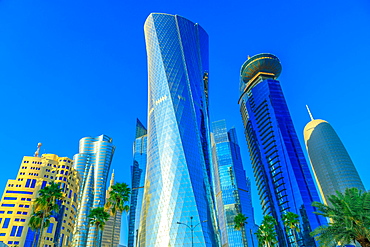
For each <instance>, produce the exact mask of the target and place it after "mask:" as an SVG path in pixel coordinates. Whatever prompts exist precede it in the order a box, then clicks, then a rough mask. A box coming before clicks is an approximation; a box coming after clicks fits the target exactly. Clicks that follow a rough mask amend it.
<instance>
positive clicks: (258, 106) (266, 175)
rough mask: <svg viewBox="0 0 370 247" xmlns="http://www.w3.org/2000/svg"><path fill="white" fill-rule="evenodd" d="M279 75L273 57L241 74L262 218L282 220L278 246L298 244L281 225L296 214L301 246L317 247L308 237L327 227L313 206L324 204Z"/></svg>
mask: <svg viewBox="0 0 370 247" xmlns="http://www.w3.org/2000/svg"><path fill="white" fill-rule="evenodd" d="M280 73H281V64H280V61H279V59H278V58H277V57H276V56H274V55H272V54H267V53H263V54H258V55H255V56H253V57H251V58H249V59H248V60H247V61H246V62H245V63H244V64H243V66H242V68H241V82H240V98H239V101H238V103H239V105H240V111H241V115H242V119H243V123H244V128H245V135H246V138H247V143H248V148H249V154H250V158H251V163H252V166H253V172H254V177H255V179H256V185H257V188H258V194H259V197H260V201H261V205H262V209H263V213H264V214H271V215H272V216H273V217H275V219H276V220H277V222H278V225H277V227H276V229H277V234H278V241H279V245H280V246H290V245H291V244H288V243H293V241H294V237H293V235H292V232H291V231H288V232H289V233H286V230H285V229H284V225H283V221H282V215H283V214H285V213H287V212H293V213H296V214H298V215H299V221H300V228H301V234H298V236H297V239H298V241H299V246H315V245H316V243H315V241H314V239H313V238H312V237H310V235H309V233H310V232H311V231H313V230H314V229H315V228H316V227H318V226H320V225H322V224H325V223H326V221H325V219H324V218H323V217H321V216H318V215H316V214H314V213H313V212H314V211H315V209H314V208H313V207H312V206H311V203H312V202H313V201H320V198H319V195H318V193H317V190H316V188H315V184H314V181H313V178H312V176H311V173H310V170H309V167H308V165H307V162H306V160H305V157H304V155H303V152H302V148H301V146H300V144H299V141H298V138H297V134H296V132H295V129H294V126H293V122H292V119H291V117H290V114H289V110H288V106H287V104H286V101H285V98H284V95H283V91H282V89H281V86H280V83H279V81H277V80H276V79H277V78H278V77H279V75H280Z"/></svg>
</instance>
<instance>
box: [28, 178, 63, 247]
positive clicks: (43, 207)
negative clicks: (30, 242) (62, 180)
mask: <svg viewBox="0 0 370 247" xmlns="http://www.w3.org/2000/svg"><path fill="white" fill-rule="evenodd" d="M63 198H64V195H63V193H62V190H61V189H60V188H59V184H56V183H54V182H51V183H50V184H49V185H47V186H45V187H44V188H43V189H40V190H39V197H38V198H36V200H35V201H34V207H35V209H34V211H35V212H36V213H38V212H39V213H40V214H42V220H41V227H40V229H41V231H40V238H39V241H38V243H37V247H39V246H40V245H41V242H42V233H43V229H44V228H45V227H44V224H45V219H46V218H48V217H50V215H51V213H52V212H53V211H54V212H57V211H59V205H58V204H57V200H62V199H63Z"/></svg>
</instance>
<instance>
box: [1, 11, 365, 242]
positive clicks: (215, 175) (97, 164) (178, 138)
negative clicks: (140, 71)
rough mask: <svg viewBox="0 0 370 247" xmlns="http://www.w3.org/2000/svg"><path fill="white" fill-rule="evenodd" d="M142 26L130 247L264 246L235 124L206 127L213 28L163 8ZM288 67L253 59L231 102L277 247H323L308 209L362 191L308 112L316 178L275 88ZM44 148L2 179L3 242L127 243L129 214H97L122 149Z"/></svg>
mask: <svg viewBox="0 0 370 247" xmlns="http://www.w3.org/2000/svg"><path fill="white" fill-rule="evenodd" d="M144 30H145V40H146V50H147V57H148V115H147V125H146V126H147V127H145V125H144V124H143V123H142V122H140V121H139V120H137V122H136V133H135V140H134V143H133V164H132V165H131V167H130V168H131V195H130V200H129V202H128V203H129V210H128V212H127V244H128V247H154V246H155V247H165V246H172V247H175V246H178V247H180V246H181V247H182V246H209V247H211V246H216V247H257V246H260V245H261V243H258V238H257V236H256V235H257V232H258V225H257V224H256V222H255V214H254V208H253V206H252V189H251V180H250V178H249V177H247V175H246V172H245V170H244V167H243V161H242V155H241V150H240V147H239V141H238V138H237V135H236V130H235V128H230V129H228V128H227V125H226V120H218V121H214V122H212V123H211V120H210V112H209V91H208V89H209V73H210V70H209V58H208V53H209V51H208V50H209V48H208V35H207V33H206V31H205V30H204V29H203V28H202V27H201V26H200V25H199V24H197V23H193V22H191V21H189V20H187V19H185V18H183V17H181V16H178V15H170V14H162V13H152V14H150V15H149V17H148V18H147V20H146V22H145V27H144ZM281 71H282V65H281V63H280V61H279V59H278V58H277V57H276V56H274V55H272V54H268V53H262V54H258V55H255V56H252V57H248V59H247V61H245V62H244V64H243V65H242V67H241V71H240V85H239V90H240V97H239V99H235V101H237V102H238V104H239V108H240V113H241V120H242V123H243V126H244V133H245V137H246V142H247V145H248V149H249V156H250V161H251V165H252V168H253V175H254V178H255V183H256V187H257V193H258V196H259V198H260V204H261V207H262V212H263V214H264V215H270V216H272V217H273V218H274V219H275V220H276V222H277V224H276V226H275V230H276V234H277V241H278V244H279V246H281V247H291V246H306V247H311V246H312V247H314V246H318V243H317V242H316V241H315V239H314V238H313V237H312V236H311V235H310V233H311V232H312V231H313V230H314V229H315V228H317V227H319V226H322V225H325V224H327V221H326V219H325V218H323V217H322V216H320V215H318V214H315V210H316V209H315V208H314V207H313V206H312V202H314V201H320V200H322V201H323V203H325V204H328V197H329V196H330V195H333V194H335V193H336V191H339V192H343V191H345V189H346V188H353V187H356V188H358V189H360V190H363V191H365V188H364V185H363V184H362V182H361V179H360V177H359V174H358V172H357V170H356V168H355V166H354V164H353V162H352V160H351V158H350V156H349V154H348V152H347V151H346V149H345V147H344V145H343V144H342V142H341V140H340V139H339V137H338V135H337V134H336V132H335V131H334V129H333V128H332V127H331V125H330V124H329V123H328V122H326V121H324V120H318V119H313V117H312V115H311V113H310V112H309V115H310V117H311V121H310V122H309V123H308V124H307V125H306V127H305V128H304V141H305V144H306V148H307V152H308V156H309V159H310V163H311V166H312V170H313V175H312V174H311V171H310V168H309V164H308V163H307V161H306V158H305V156H304V153H303V150H302V148H301V145H300V143H299V140H298V135H297V133H296V131H295V128H294V125H293V122H292V119H291V116H290V113H289V110H288V105H287V102H286V101H285V98H284V95H283V91H282V88H281V85H280V82H279V81H278V77H279V75H280V73H281ZM40 146H41V143H39V145H38V149H37V151H36V153H35V155H34V156H25V157H24V158H23V160H22V162H21V164H20V168H19V172H18V174H17V176H16V179H14V180H13V179H10V180H8V182H7V184H6V188H5V190H4V193H3V196H2V198H1V204H0V246H1V245H4V246H26V247H31V246H36V244H35V243H36V242H38V243H39V245H37V246H44V247H45V246H46V247H54V246H61V247H64V246H73V247H98V246H99V247H100V246H103V247H111V246H114V247H117V246H122V245H119V242H120V231H121V217H122V216H124V215H122V214H121V213H120V212H118V213H117V214H116V215H115V217H114V218H112V217H111V218H109V220H106V222H105V224H103V226H102V225H101V224H100V223H99V224H100V225H99V224H97V223H96V222H97V221H96V218H95V219H93V220H95V221H93V220H92V219H91V216H90V214H91V212H92V211H93V209H96V208H103V207H104V206H105V205H106V201H108V199H109V195H110V193H111V191H112V188H113V186H114V185H115V177H114V172H112V175H111V180H110V183H108V177H109V171H110V167H111V163H112V158H113V155H114V152H115V146H114V145H113V141H112V138H110V137H108V136H106V135H101V136H98V137H85V138H82V139H81V140H80V144H79V151H78V153H77V154H76V155H74V157H73V159H70V158H67V157H59V156H58V155H55V154H42V155H41V156H40V154H39V152H40ZM124 169H127V170H128V169H129V166H128V165H127V166H126V167H125V168H124ZM54 183H55V184H57V185H58V186H59V189H61V192H62V194H63V197H62V199H58V200H57V205H58V210H54V211H52V212H51V213H50V215H48V220H47V222H46V221H45V219H44V218H42V220H43V221H45V225H44V228H43V229H41V228H42V227H41V225H40V224H39V225H37V224H35V223H34V216H35V214H36V211H35V205H36V201H37V200H38V199H37V198H39V196H40V190H41V191H43V189H44V188H46V187H47V186H49V185H52V184H54ZM315 183H316V184H317V188H318V189H317V188H316V185H315ZM107 186H109V187H108V188H107ZM320 196H321V198H320ZM287 213H294V214H295V215H297V220H298V224H297V227H298V228H299V230H297V231H296V232H293V231H290V230H289V229H288V228H287V226H286V225H285V224H284V217H285V215H287ZM44 216H45V215H44ZM44 216H43V217H44ZM95 217H103V216H95ZM238 218H241V219H242V221H241V222H238V220H237V219H238ZM116 222H117V224H116ZM43 224H44V223H43ZM40 229H41V230H40ZM297 232H298V233H297ZM112 242H113V243H112Z"/></svg>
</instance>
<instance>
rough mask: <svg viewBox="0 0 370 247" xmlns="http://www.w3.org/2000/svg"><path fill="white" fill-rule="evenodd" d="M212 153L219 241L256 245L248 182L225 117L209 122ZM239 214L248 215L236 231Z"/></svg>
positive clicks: (230, 245)
mask: <svg viewBox="0 0 370 247" xmlns="http://www.w3.org/2000/svg"><path fill="white" fill-rule="evenodd" d="M212 155H213V165H214V171H215V179H214V181H215V195H216V199H215V201H216V205H217V216H218V223H219V227H220V232H221V244H222V246H228V247H246V246H248V247H257V246H258V242H257V238H256V235H255V232H256V231H257V226H256V223H255V221H254V210H253V207H252V197H251V188H250V181H249V179H248V180H247V178H246V174H245V171H244V169H243V163H242V158H241V155H240V148H239V144H238V140H237V137H236V131H235V129H234V128H232V129H230V130H229V131H228V130H227V128H226V121H225V120H220V121H217V122H213V123H212ZM239 213H242V214H244V215H245V216H247V217H248V218H247V224H245V226H244V227H243V228H242V229H241V230H236V229H235V228H234V226H235V223H234V218H235V216H236V215H237V214H239Z"/></svg>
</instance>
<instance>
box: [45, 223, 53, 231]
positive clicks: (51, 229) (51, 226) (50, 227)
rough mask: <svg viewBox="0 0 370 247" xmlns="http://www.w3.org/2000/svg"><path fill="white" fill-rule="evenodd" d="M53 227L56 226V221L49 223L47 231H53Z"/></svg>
mask: <svg viewBox="0 0 370 247" xmlns="http://www.w3.org/2000/svg"><path fill="white" fill-rule="evenodd" d="M53 227H54V223H50V224H49V228H48V230H47V231H46V232H47V233H53Z"/></svg>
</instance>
